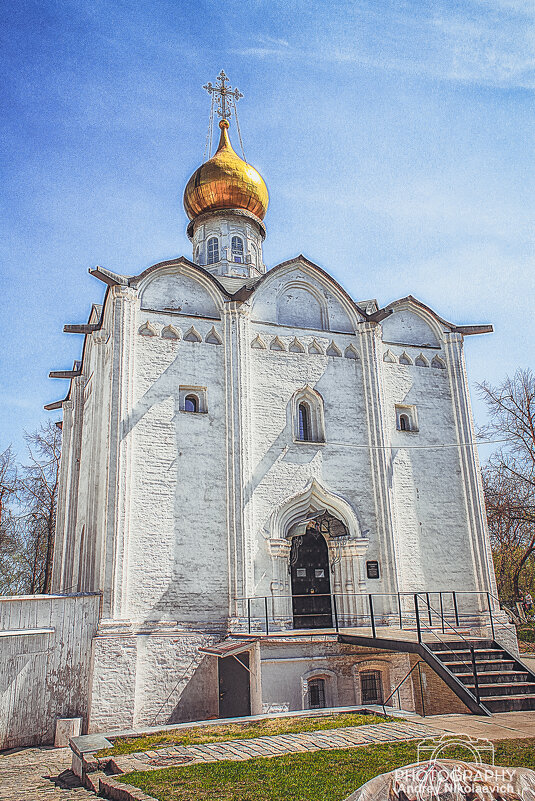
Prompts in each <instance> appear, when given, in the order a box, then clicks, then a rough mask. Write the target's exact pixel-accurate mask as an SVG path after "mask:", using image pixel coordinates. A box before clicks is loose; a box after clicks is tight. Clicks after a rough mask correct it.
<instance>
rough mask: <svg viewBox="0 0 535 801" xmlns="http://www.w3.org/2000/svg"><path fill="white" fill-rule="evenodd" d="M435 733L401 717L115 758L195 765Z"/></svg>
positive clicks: (126, 765)
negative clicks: (338, 727)
mask: <svg viewBox="0 0 535 801" xmlns="http://www.w3.org/2000/svg"><path fill="white" fill-rule="evenodd" d="M435 735H436V729H435V728H431V727H430V726H427V725H426V724H425V723H423V720H422V722H416V723H412V722H406V721H398V722H397V723H377V724H373V725H370V726H348V727H345V728H341V729H320V730H318V731H311V732H301V733H299V734H276V735H273V736H270V737H256V738H254V739H251V740H226V741H224V742H216V743H204V744H203V745H182V746H171V747H169V748H161V749H158V750H154V751H144V752H139V753H136V754H127V755H125V756H118V757H115V758H114V762H115V764H116V765H117V767H118V768H119V769H120V770H121V771H122V772H123V773H129V772H130V771H132V770H156V769H158V768H164V767H166V768H167V767H171V766H173V765H186V764H188V765H194V764H196V763H199V762H218V761H220V760H224V759H232V760H240V759H251V758H252V757H274V756H282V755H283V754H293V753H298V752H300V751H321V750H323V749H326V748H356V747H357V746H362V745H372V744H377V743H389V742H394V741H396V740H420V739H422V738H423V737H433V736H435Z"/></svg>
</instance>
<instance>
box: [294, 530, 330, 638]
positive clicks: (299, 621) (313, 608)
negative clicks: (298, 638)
mask: <svg viewBox="0 0 535 801" xmlns="http://www.w3.org/2000/svg"><path fill="white" fill-rule="evenodd" d="M290 572H291V576H292V607H293V622H294V628H296V629H321V628H331V626H332V608H331V579H330V571H329V551H328V548H327V543H326V542H325V539H324V537H323V536H322V535H321V534H320V533H319V531H315V530H314V529H310V528H309V529H307V531H306V533H305V534H304V535H302V536H297V537H293V539H292V551H291V555H290Z"/></svg>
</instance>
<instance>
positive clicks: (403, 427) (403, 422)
mask: <svg viewBox="0 0 535 801" xmlns="http://www.w3.org/2000/svg"><path fill="white" fill-rule="evenodd" d="M399 430H400V431H410V430H411V424H410V421H409V418H408V416H407V415H406V414H400V416H399Z"/></svg>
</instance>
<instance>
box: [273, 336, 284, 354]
mask: <svg viewBox="0 0 535 801" xmlns="http://www.w3.org/2000/svg"><path fill="white" fill-rule="evenodd" d="M269 349H270V350H276V351H285V350H286V345H285V344H284V342H283V341H282V339H279V337H274V338H273V339H272V340H271V342H270V343H269Z"/></svg>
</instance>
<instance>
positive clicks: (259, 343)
mask: <svg viewBox="0 0 535 801" xmlns="http://www.w3.org/2000/svg"><path fill="white" fill-rule="evenodd" d="M251 347H252V348H255V349H256V350H266V348H267V345H266V343H265V342H264V340H263V339H262V337H261V336H260V334H257V335H256V336H255V338H254V339H253V341H252V342H251Z"/></svg>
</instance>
